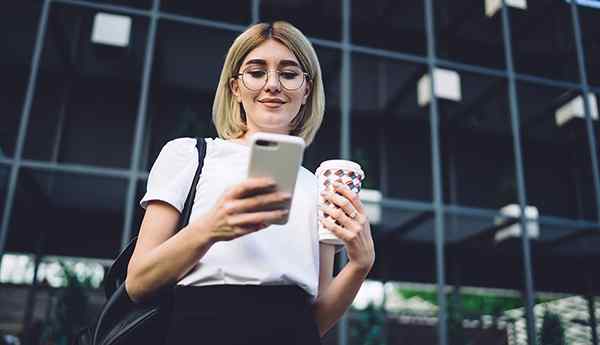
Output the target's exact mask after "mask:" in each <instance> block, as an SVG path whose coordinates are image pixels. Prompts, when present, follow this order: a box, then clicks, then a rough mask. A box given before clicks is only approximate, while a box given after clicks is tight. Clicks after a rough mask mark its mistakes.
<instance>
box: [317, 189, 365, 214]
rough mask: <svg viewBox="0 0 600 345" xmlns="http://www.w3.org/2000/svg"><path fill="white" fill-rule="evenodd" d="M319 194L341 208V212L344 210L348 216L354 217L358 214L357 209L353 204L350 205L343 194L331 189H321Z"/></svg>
mask: <svg viewBox="0 0 600 345" xmlns="http://www.w3.org/2000/svg"><path fill="white" fill-rule="evenodd" d="M321 196H323V198H325V200H328V201H329V202H330V203H332V204H334V205H335V206H337V207H339V208H341V209H342V210H343V212H345V213H346V214H347V215H348V216H349V217H350V218H355V217H356V215H357V214H358V211H357V210H356V208H355V207H354V205H352V202H351V201H350V200H348V198H347V197H346V196H344V195H340V194H337V193H335V192H331V191H323V192H322V193H321Z"/></svg>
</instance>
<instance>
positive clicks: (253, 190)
mask: <svg viewBox="0 0 600 345" xmlns="http://www.w3.org/2000/svg"><path fill="white" fill-rule="evenodd" d="M275 187H276V184H275V181H274V180H273V179H272V178H269V177H260V178H249V179H246V180H244V181H242V182H241V183H239V184H237V185H235V186H234V187H233V188H231V189H230V190H228V191H227V193H226V195H227V198H228V199H241V198H245V197H248V196H250V195H253V194H260V193H261V192H263V193H264V192H267V191H269V190H274V189H275Z"/></svg>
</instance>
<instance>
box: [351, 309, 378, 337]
mask: <svg viewBox="0 0 600 345" xmlns="http://www.w3.org/2000/svg"><path fill="white" fill-rule="evenodd" d="M354 313H355V315H356V324H355V325H353V327H352V328H351V332H350V337H351V339H352V341H351V343H352V344H360V345H386V339H385V330H384V327H385V312H384V310H383V308H382V307H376V306H375V305H373V303H369V305H368V306H367V307H366V308H365V309H364V310H354Z"/></svg>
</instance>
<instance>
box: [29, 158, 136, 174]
mask: <svg viewBox="0 0 600 345" xmlns="http://www.w3.org/2000/svg"><path fill="white" fill-rule="evenodd" d="M20 166H21V167H22V168H30V169H34V170H40V171H48V172H61V173H73V174H81V175H93V176H99V177H125V178H126V177H129V175H130V174H131V173H130V171H129V170H127V169H114V168H101V167H91V166H85V165H78V164H64V163H61V164H58V163H50V162H44V161H34V160H26V159H24V160H21V163H20Z"/></svg>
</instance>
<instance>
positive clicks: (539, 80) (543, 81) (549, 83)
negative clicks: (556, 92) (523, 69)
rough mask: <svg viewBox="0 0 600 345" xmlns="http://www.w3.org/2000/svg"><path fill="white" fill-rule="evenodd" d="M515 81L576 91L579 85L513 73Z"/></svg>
mask: <svg viewBox="0 0 600 345" xmlns="http://www.w3.org/2000/svg"><path fill="white" fill-rule="evenodd" d="M515 79H516V80H518V81H522V82H527V83H532V84H538V85H544V86H550V87H556V88H561V89H577V88H579V84H577V83H571V82H568V81H561V80H554V79H548V78H542V77H537V76H533V75H529V74H519V73H515Z"/></svg>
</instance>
